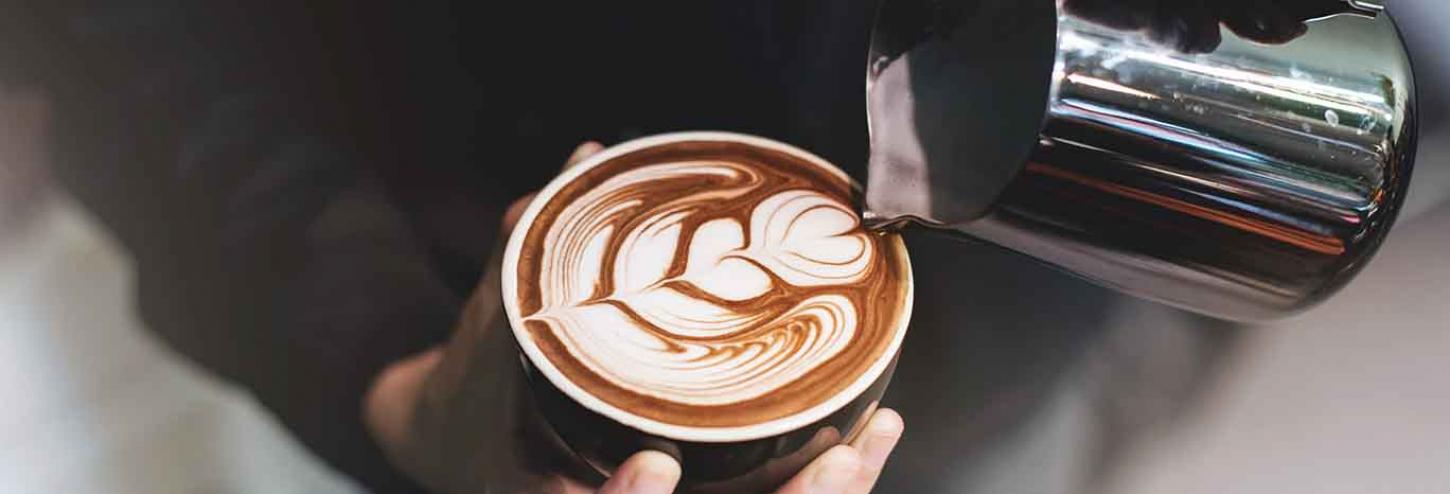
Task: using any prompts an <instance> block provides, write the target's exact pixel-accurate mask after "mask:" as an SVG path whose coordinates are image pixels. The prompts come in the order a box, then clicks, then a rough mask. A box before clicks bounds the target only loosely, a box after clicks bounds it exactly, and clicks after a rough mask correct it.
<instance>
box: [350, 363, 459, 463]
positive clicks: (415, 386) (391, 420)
mask: <svg viewBox="0 0 1450 494" xmlns="http://www.w3.org/2000/svg"><path fill="white" fill-rule="evenodd" d="M442 359H443V351H442V350H441V349H439V348H433V349H431V350H428V351H425V352H423V353H419V354H417V355H414V356H411V357H408V358H406V359H403V360H400V361H397V362H394V363H393V364H391V365H388V366H387V368H385V369H383V372H382V373H381V374H379V375H378V377H377V379H375V380H374V381H373V385H372V387H371V388H370V389H368V394H367V397H366V398H365V400H366V401H365V406H364V409H363V420H364V422H365V423H366V424H367V426H368V430H369V431H370V432H371V433H372V434H373V437H374V439H376V440H377V441H378V443H379V444H381V445H382V446H383V450H384V451H386V452H387V453H388V454H389V455H392V456H397V455H398V454H400V453H401V450H402V449H403V448H404V446H405V445H406V444H405V443H406V441H407V438H408V433H409V430H408V427H409V426H410V425H411V424H412V423H413V422H412V419H413V411H414V409H415V408H416V406H415V405H416V404H417V402H418V394H419V393H420V392H421V391H422V389H423V382H424V381H425V380H427V378H428V374H429V373H430V372H432V371H433V368H434V367H437V366H438V362H439V361H441V360H442ZM397 459H399V458H394V460H397Z"/></svg>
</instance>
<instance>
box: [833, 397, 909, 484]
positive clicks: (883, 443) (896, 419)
mask: <svg viewBox="0 0 1450 494" xmlns="http://www.w3.org/2000/svg"><path fill="white" fill-rule="evenodd" d="M905 429H906V426H905V424H904V423H903V422H902V420H901V415H898V414H897V413H896V411H894V410H891V409H889V408H883V409H880V410H877V411H876V413H875V414H873V415H872V416H871V421H870V422H869V423H867V424H866V430H863V431H861V434H860V435H859V436H857V437H856V440H855V441H852V442H851V447H852V448H855V449H856V451H857V452H858V453H859V454H860V455H861V469H860V470H859V471H857V472H856V479H855V481H854V482H852V484H851V487H850V489H848V490H846V492H848V493H850V494H866V493H868V492H871V487H872V486H875V485H876V480H877V479H878V478H880V477H881V469H882V468H883V467H885V466H886V460H887V458H889V457H890V456H891V451H892V450H894V449H896V443H897V441H899V440H900V439H901V433H902V431H904V430H905Z"/></svg>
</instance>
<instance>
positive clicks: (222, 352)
mask: <svg viewBox="0 0 1450 494" xmlns="http://www.w3.org/2000/svg"><path fill="white" fill-rule="evenodd" d="M138 3H139V4H136V5H123V6H116V5H112V6H84V5H51V6H47V7H43V8H42V10H29V11H25V10H22V9H23V7H13V8H9V9H7V10H12V12H8V13H7V14H9V15H6V16H5V19H6V20H5V21H0V22H4V23H5V25H3V26H0V27H5V28H8V29H6V34H5V35H4V36H3V37H4V38H7V39H8V40H12V42H10V43H7V44H6V46H7V48H4V49H3V55H0V63H3V64H4V66H5V67H4V70H3V71H0V72H3V73H4V74H5V77H4V79H3V80H4V81H5V83H6V84H12V85H13V84H24V85H34V86H39V87H42V88H43V89H44V90H45V91H47V92H48V93H49V95H50V97H51V98H52V99H53V100H54V103H55V106H54V108H55V113H56V119H55V121H56V129H55V131H54V133H53V135H54V136H55V142H54V146H53V147H54V161H55V165H56V168H57V170H56V172H55V175H56V176H57V177H58V179H59V180H60V181H61V182H62V183H63V184H64V185H65V187H66V188H67V189H68V190H69V191H70V192H71V193H72V194H73V195H75V196H76V197H77V198H78V199H79V200H80V201H81V202H82V203H83V204H85V205H86V206H87V207H88V208H89V209H90V210H92V211H93V212H94V213H95V214H96V215H97V216H98V217H99V218H100V219H101V221H102V222H103V223H104V224H105V225H106V226H107V227H108V229H110V230H111V232H112V233H113V234H114V235H115V236H116V237H117V238H118V239H119V240H120V242H121V244H122V245H124V246H125V248H126V249H127V250H128V251H129V253H130V254H131V255H132V256H133V257H134V258H135V261H136V268H137V273H138V281H137V283H138V287H137V288H138V292H137V293H138V297H139V300H138V303H139V307H140V312H141V315H142V317H143V319H144V321H145V322H146V324H147V326H148V327H150V328H151V329H152V330H154V331H155V332H156V333H158V334H159V335H161V337H162V338H163V339H164V340H166V341H167V342H168V343H169V344H170V345H171V346H173V347H174V348H175V349H177V350H179V351H180V352H181V353H183V354H185V355H187V356H188V357H190V358H192V359H194V360H196V361H198V362H200V363H202V364H204V365H205V366H206V367H207V368H209V369H211V370H213V371H215V372H217V373H218V374H220V375H222V376H224V377H226V378H228V379H229V380H232V381H234V382H236V383H239V384H241V385H243V386H245V387H246V388H247V389H249V390H251V391H252V392H253V393H255V395H256V396H257V398H258V399H259V400H260V401H261V402H262V403H263V404H264V405H265V406H267V407H268V408H269V409H270V410H272V411H273V412H274V413H276V414H277V416H278V417H279V418H280V419H281V420H282V422H283V423H284V424H286V426H287V427H288V428H289V429H290V430H291V431H292V432H293V433H295V434H296V435H297V436H298V437H299V438H301V439H302V441H303V442H304V443H305V444H307V445H308V446H309V447H310V448H312V449H313V450H314V451H316V452H318V453H319V454H320V455H322V456H323V457H324V458H326V459H327V460H328V461H329V462H330V463H332V464H333V465H334V466H336V467H338V468H339V469H342V470H344V471H345V472H347V473H349V474H351V475H353V476H355V477H357V478H359V479H360V480H362V481H363V482H364V483H365V484H367V485H369V486H371V487H373V488H375V489H376V490H380V491H388V492H394V491H398V490H400V489H403V488H404V487H405V486H406V483H405V482H403V481H402V480H401V479H400V478H398V477H397V475H395V474H394V473H392V471H391V469H389V468H387V466H386V465H385V464H384V463H383V462H382V460H381V457H380V456H379V455H378V451H377V448H376V447H375V446H374V445H373V443H372V442H371V441H370V440H369V438H368V437H367V435H366V433H365V431H364V429H363V427H362V424H361V422H360V419H359V416H360V410H361V406H360V403H361V396H362V394H363V392H364V391H365V390H366V387H367V386H368V384H369V383H370V381H371V379H372V378H373V377H374V376H375V375H376V373H377V372H378V370H379V369H380V368H381V367H382V366H383V365H385V364H386V363H388V362H391V361H393V360H396V359H398V358H401V357H403V356H406V355H409V354H411V353H414V352H417V351H419V350H421V349H423V348H426V347H428V346H430V345H434V344H437V343H440V342H441V341H443V339H444V338H445V337H446V336H447V334H448V332H449V330H450V329H451V327H452V322H453V320H454V317H455V315H456V313H457V311H458V309H459V307H460V306H461V304H462V302H463V300H464V297H465V296H466V295H467V294H468V292H469V291H471V289H472V287H473V285H474V283H476V281H477V279H478V277H479V273H480V271H481V269H482V263H483V259H484V256H485V255H486V253H487V250H488V249H489V248H490V247H491V246H492V244H493V243H494V241H495V239H494V232H495V231H496V229H497V226H496V225H497V221H498V218H499V217H500V214H501V211H502V208H503V207H504V206H505V205H506V204H507V203H508V202H509V201H511V200H512V199H513V198H516V197H518V196H520V195H522V194H523V193H525V192H527V191H530V190H533V189H536V188H538V187H540V186H542V184H543V183H545V181H546V180H547V179H548V178H549V177H550V176H551V175H552V174H553V173H555V171H556V170H557V169H558V166H560V165H561V164H562V161H563V159H564V158H565V156H567V154H568V153H569V152H570V151H571V150H572V148H573V146H575V145H576V144H578V143H579V142H581V141H583V140H587V139H595V140H600V141H603V142H606V143H609V142H615V141H618V140H622V139H626V138H630V137H634V136H638V135H645V134H650V133H657V132H662V131H669V130H686V129H723V130H735V131H742V132H749V133H755V134H762V135H767V136H771V137H775V138H778V139H783V140H786V141H791V142H795V143H797V144H800V145H804V146H806V147H810V148H813V149H816V150H817V151H819V152H821V153H824V154H826V155H827V156H829V157H831V158H834V159H836V160H837V161H838V162H840V163H859V162H861V161H862V160H861V159H860V157H861V155H862V153H863V152H864V147H865V138H864V124H863V118H862V115H863V114H862V111H861V109H860V105H861V103H860V101H859V100H860V90H861V89H860V85H861V73H860V69H861V60H860V56H861V55H860V54H861V53H863V52H864V46H865V40H866V28H865V22H866V20H867V19H868V17H869V15H870V8H869V6H867V5H866V4H865V2H855V3H852V2H830V3H831V5H829V6H827V5H826V2H818V5H811V4H809V3H804V2H803V3H799V4H792V5H790V6H787V5H786V4H787V3H789V2H768V1H760V2H713V3H700V2H643V3H635V4H632V5H617V4H616V2H577V5H568V6H560V5H556V4H552V3H548V2H502V3H498V2H490V3H485V2H458V3H457V4H444V3H439V4H435V5H427V6H418V5H413V4H412V3H409V5H407V6H406V7H404V6H402V5H396V6H391V7H388V6H383V7H361V6H356V5H346V6H343V5H338V6H332V5H319V4H313V5H297V4H293V3H288V2H277V3H275V4H273V3H266V4H264V3H261V2H257V3H248V2H241V4H243V5H246V6H245V7H238V6H227V5H223V4H220V3H218V4H215V5H213V4H211V3H208V4H206V5H200V4H198V3H196V2H138ZM837 4H839V5H837ZM815 25H819V26H821V27H822V28H829V29H828V30H825V31H823V30H820V29H812V28H810V26H815ZM802 85H809V86H814V87H813V89H812V91H810V92H809V93H807V94H799V93H797V92H796V91H795V89H796V88H798V87H801V86H802ZM797 128H800V129H801V130H799V131H794V130H793V129H797ZM808 134H809V135H813V136H814V137H807V135H808Z"/></svg>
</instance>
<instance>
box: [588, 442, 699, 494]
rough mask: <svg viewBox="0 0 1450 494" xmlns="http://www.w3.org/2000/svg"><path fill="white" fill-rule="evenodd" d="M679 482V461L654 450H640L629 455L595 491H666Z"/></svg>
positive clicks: (641, 493) (637, 493)
mask: <svg viewBox="0 0 1450 494" xmlns="http://www.w3.org/2000/svg"><path fill="white" fill-rule="evenodd" d="M679 481H680V464H679V463H677V462H675V459H674V458H671V457H670V455H667V454H664V453H661V452H658V451H641V452H639V453H637V454H635V455H634V456H631V457H629V459H628V460H626V461H625V462H624V464H623V465H620V466H619V470H616V471H615V472H614V476H612V477H610V478H609V481H608V482H605V483H604V486H603V487H600V488H599V494H669V493H670V492H674V490H675V484H676V483H677V482H679Z"/></svg>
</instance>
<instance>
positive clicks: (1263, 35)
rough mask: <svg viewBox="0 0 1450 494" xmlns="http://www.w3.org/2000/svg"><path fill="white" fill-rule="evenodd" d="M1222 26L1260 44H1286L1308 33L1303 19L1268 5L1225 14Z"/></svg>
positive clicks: (1276, 6)
mask: <svg viewBox="0 0 1450 494" xmlns="http://www.w3.org/2000/svg"><path fill="white" fill-rule="evenodd" d="M1224 25H1226V26H1228V28H1229V30H1231V31H1233V32H1234V34H1237V35H1239V36H1241V37H1243V38H1244V39H1249V40H1253V41H1258V42H1260V43H1288V42H1289V41H1292V40H1293V39H1294V38H1298V37H1299V36H1302V35H1303V34H1304V33H1306V32H1308V31H1309V26H1307V25H1305V24H1304V18H1300V17H1297V16H1294V15H1290V14H1289V13H1288V12H1286V11H1285V10H1284V9H1282V8H1280V7H1279V6H1278V5H1273V4H1268V3H1264V4H1262V5H1257V6H1255V8H1252V9H1236V10H1233V11H1231V12H1225V13H1224Z"/></svg>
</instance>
